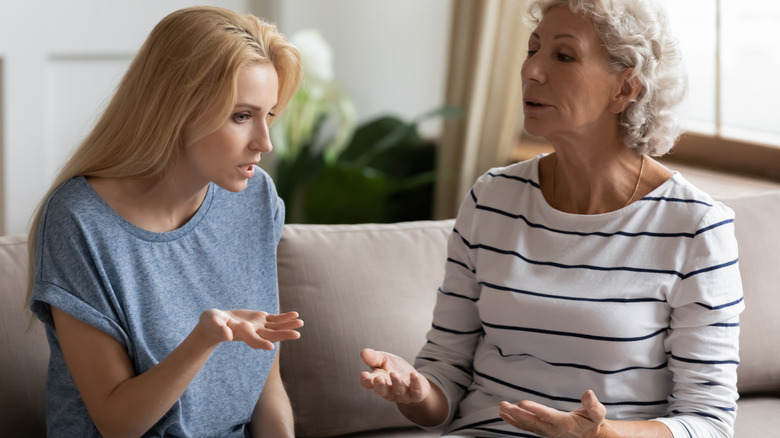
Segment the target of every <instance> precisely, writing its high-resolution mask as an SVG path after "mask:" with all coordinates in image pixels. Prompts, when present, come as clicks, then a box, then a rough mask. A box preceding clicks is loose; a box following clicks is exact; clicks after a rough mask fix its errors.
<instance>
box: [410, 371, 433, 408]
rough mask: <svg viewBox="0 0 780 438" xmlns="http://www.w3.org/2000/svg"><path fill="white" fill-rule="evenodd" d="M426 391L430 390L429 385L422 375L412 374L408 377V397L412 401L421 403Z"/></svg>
mask: <svg viewBox="0 0 780 438" xmlns="http://www.w3.org/2000/svg"><path fill="white" fill-rule="evenodd" d="M428 389H430V384H429V383H428V379H426V378H425V377H423V376H422V374H420V373H418V372H413V373H411V374H410V375H409V397H411V398H412V399H413V400H414V401H421V400H422V399H423V398H425V396H426V394H427V390H428Z"/></svg>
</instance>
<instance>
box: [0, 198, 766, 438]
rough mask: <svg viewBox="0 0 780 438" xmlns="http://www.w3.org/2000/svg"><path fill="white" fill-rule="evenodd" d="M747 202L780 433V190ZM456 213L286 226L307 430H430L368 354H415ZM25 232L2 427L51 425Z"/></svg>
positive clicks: (747, 423)
mask: <svg viewBox="0 0 780 438" xmlns="http://www.w3.org/2000/svg"><path fill="white" fill-rule="evenodd" d="M723 201H724V202H726V203H727V204H728V205H729V206H731V207H732V208H733V209H734V210H735V211H736V214H737V228H736V229H737V239H738V241H739V245H740V253H741V254H740V266H741V270H742V275H743V283H744V290H745V300H746V302H747V310H746V311H745V312H744V314H743V317H742V324H741V325H742V362H741V365H740V367H739V389H740V393H741V396H742V398H741V399H740V402H739V414H738V419H737V426H736V429H737V434H736V436H737V437H738V438H756V437H770V436H780V432H779V431H780V365H778V364H780V317H779V316H778V310H780V231H778V228H777V226H776V223H777V221H778V218H780V191H777V192H771V193H761V194H752V195H745V196H739V197H732V198H727V199H723ZM452 225H453V222H452V221H438V222H410V223H402V224H393V225H349V226H314V225H293V226H288V227H286V229H285V232H284V236H283V238H282V242H281V244H280V246H279V283H280V284H279V286H280V294H281V305H282V307H283V310H289V309H295V310H297V311H299V312H300V313H301V315H302V317H303V319H304V320H305V321H306V326H305V327H304V328H303V329H302V331H301V333H302V338H301V339H300V340H297V341H294V342H285V343H283V344H282V362H281V366H282V377H283V379H284V380H285V381H286V384H287V388H288V392H289V394H290V397H291V399H292V403H293V408H294V410H295V412H296V416H297V432H298V436H301V437H333V436H342V435H346V434H353V436H360V437H375V438H376V437H400V436H403V437H427V436H436V435H437V434H435V433H430V432H423V431H420V430H418V429H416V428H414V427H413V426H412V425H411V424H410V423H409V422H407V421H406V420H405V419H403V418H402V417H401V416H400V414H398V412H397V411H396V409H395V407H394V406H392V405H391V404H389V403H385V402H384V401H382V400H380V399H378V398H377V397H374V396H373V395H372V394H370V393H368V392H367V391H364V390H363V389H362V388H361V387H360V385H359V383H358V375H359V373H360V371H362V370H363V369H364V367H363V366H362V364H361V361H360V359H359V357H358V352H359V351H360V349H361V348H363V347H366V346H371V347H374V348H377V349H384V350H388V351H393V352H395V353H397V354H399V355H401V356H403V357H406V358H407V359H410V360H411V359H412V358H413V357H414V355H415V353H416V351H417V349H418V348H419V347H420V346H421V345H422V343H423V342H424V336H425V332H426V330H427V329H428V327H429V325H430V317H431V310H432V307H433V304H434V299H435V294H436V288H437V286H438V283H439V281H440V280H441V276H442V273H443V266H444V260H445V244H446V239H447V235H448V233H449V232H450V230H451V229H452ZM26 265H27V256H26V244H25V239H24V238H23V237H18V236H17V237H13V236H11V237H8V236H6V237H0V288H1V289H0V437H6V436H7V437H22V436H23V437H36V436H44V403H43V396H44V378H45V372H46V363H47V357H48V347H47V345H46V340H45V337H44V335H43V331H42V330H41V327H40V326H36V327H35V328H34V329H33V330H32V331H26V328H27V321H28V315H27V313H26V312H25V310H24V306H23V304H22V301H23V296H24V288H25V282H26V280H25V276H26V272H27V271H26Z"/></svg>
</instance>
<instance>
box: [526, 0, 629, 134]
mask: <svg viewBox="0 0 780 438" xmlns="http://www.w3.org/2000/svg"><path fill="white" fill-rule="evenodd" d="M521 76H522V81H523V108H524V111H525V129H526V130H527V131H528V132H529V133H531V134H533V135H537V136H542V137H545V138H547V139H548V140H550V141H553V142H554V140H556V139H567V140H570V141H571V140H574V141H576V140H577V139H581V138H583V137H585V138H587V137H588V136H592V135H593V134H600V135H603V133H604V132H608V131H605V130H607V129H614V132H615V135H617V132H618V130H617V120H618V119H617V113H619V112H620V110H622V108H617V113H616V112H614V110H615V109H616V106H615V105H614V97H615V95H616V94H619V93H620V88H621V82H622V79H621V78H622V75H620V74H618V73H612V72H611V71H609V69H608V61H607V57H606V53H605V51H604V49H603V47H602V43H601V39H600V38H599V36H598V34H597V33H596V30H595V29H594V27H593V26H592V25H591V24H590V23H589V22H588V21H586V20H585V19H584V18H582V17H580V16H579V15H575V14H574V13H572V12H571V11H570V10H569V8H568V7H566V6H557V7H554V8H552V9H550V10H549V11H547V12H546V13H545V14H544V16H543V17H542V20H541V21H540V23H539V25H538V26H537V27H536V29H535V30H534V32H533V33H532V34H531V37H530V39H529V41H528V58H527V59H526V61H525V62H524V63H523V69H522V74H521Z"/></svg>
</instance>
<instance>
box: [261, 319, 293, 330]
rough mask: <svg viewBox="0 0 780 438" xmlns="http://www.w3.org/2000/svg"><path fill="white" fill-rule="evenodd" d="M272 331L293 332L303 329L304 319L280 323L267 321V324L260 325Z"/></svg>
mask: <svg viewBox="0 0 780 438" xmlns="http://www.w3.org/2000/svg"><path fill="white" fill-rule="evenodd" d="M259 325H261V326H263V327H265V328H267V329H271V330H293V329H297V328H301V327H303V320H302V319H292V320H285V321H278V322H270V321H265V324H259Z"/></svg>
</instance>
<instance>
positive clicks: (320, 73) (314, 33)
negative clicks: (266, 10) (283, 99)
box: [290, 29, 334, 97]
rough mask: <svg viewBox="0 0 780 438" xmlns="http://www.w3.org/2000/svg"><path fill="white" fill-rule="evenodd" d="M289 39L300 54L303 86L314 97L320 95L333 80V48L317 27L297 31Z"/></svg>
mask: <svg viewBox="0 0 780 438" xmlns="http://www.w3.org/2000/svg"><path fill="white" fill-rule="evenodd" d="M290 41H291V42H292V43H293V44H294V45H295V46H296V47H297V48H298V52H299V53H300V54H301V62H302V63H303V81H304V86H305V87H306V88H307V89H308V90H309V93H311V94H312V95H313V96H314V97H320V96H322V95H323V94H324V93H325V88H327V87H326V85H327V84H330V83H331V82H332V81H333V76H334V75H333V49H332V48H331V47H330V44H328V42H327V41H326V40H325V38H324V37H323V36H322V34H321V33H320V31H319V30H317V29H304V30H301V31H298V32H296V33H295V34H294V35H293V36H292V37H291V38H290Z"/></svg>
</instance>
